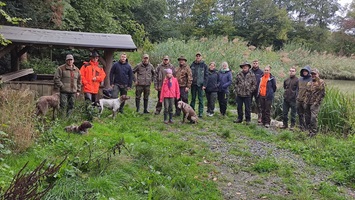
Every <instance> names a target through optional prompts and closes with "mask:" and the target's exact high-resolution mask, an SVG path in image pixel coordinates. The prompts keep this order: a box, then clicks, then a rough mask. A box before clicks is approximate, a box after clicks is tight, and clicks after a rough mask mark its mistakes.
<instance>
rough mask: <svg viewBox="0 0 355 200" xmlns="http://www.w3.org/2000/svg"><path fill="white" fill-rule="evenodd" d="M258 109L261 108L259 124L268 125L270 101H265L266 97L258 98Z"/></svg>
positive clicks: (269, 120)
mask: <svg viewBox="0 0 355 200" xmlns="http://www.w3.org/2000/svg"><path fill="white" fill-rule="evenodd" d="M259 102H260V108H261V122H262V123H263V124H264V125H265V124H269V125H270V122H271V105H272V100H268V99H266V97H262V96H261V97H259Z"/></svg>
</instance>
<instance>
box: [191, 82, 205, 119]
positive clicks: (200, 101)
mask: <svg viewBox="0 0 355 200" xmlns="http://www.w3.org/2000/svg"><path fill="white" fill-rule="evenodd" d="M191 95H192V98H191V103H190V106H191V107H192V108H193V109H194V110H195V103H196V95H197V96H198V116H202V114H203V90H202V86H197V85H192V86H191Z"/></svg>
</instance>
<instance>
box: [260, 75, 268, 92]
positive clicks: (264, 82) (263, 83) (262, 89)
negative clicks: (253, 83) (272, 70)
mask: <svg viewBox="0 0 355 200" xmlns="http://www.w3.org/2000/svg"><path fill="white" fill-rule="evenodd" d="M269 78H270V74H264V76H263V77H262V79H261V82H260V96H262V97H265V96H266V85H267V81H268V80H269Z"/></svg>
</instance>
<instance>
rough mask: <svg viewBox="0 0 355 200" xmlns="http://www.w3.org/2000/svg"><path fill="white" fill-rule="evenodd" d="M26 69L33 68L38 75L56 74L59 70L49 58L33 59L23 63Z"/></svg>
mask: <svg viewBox="0 0 355 200" xmlns="http://www.w3.org/2000/svg"><path fill="white" fill-rule="evenodd" d="M22 65H23V67H24V68H33V70H34V72H35V73H37V74H54V72H55V70H56V69H57V66H58V65H57V64H56V63H55V62H52V61H51V60H50V59H48V58H42V59H39V58H32V59H30V60H29V61H27V62H24V63H22Z"/></svg>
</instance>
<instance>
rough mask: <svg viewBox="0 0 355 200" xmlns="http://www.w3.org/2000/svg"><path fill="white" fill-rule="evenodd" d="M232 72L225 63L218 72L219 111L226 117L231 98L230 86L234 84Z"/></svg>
mask: <svg viewBox="0 0 355 200" xmlns="http://www.w3.org/2000/svg"><path fill="white" fill-rule="evenodd" d="M232 78H233V77H232V71H231V70H230V69H229V66H228V63H227V62H223V63H222V68H221V70H219V72H218V82H219V85H218V93H217V96H218V103H219V111H220V112H221V115H222V116H225V115H226V111H227V102H228V97H229V86H230V85H231V84H232Z"/></svg>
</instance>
